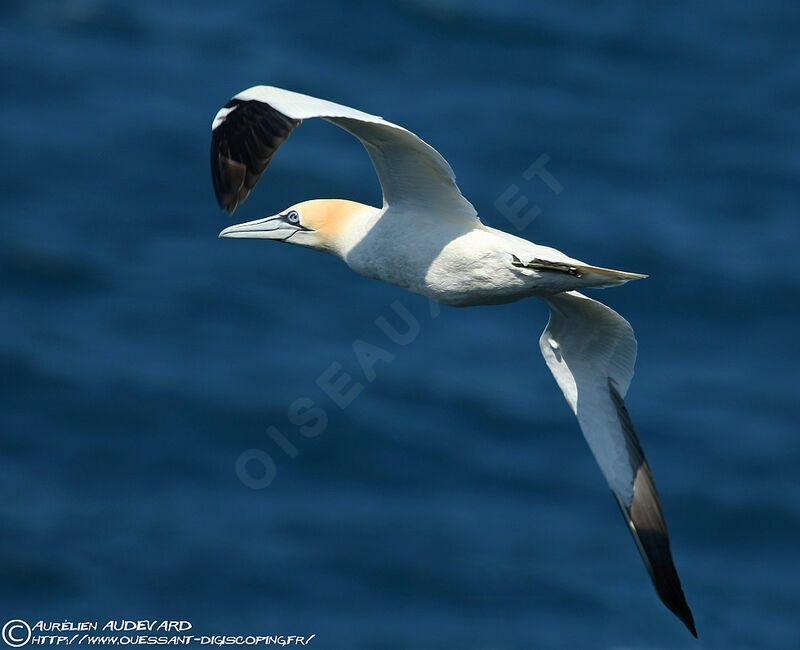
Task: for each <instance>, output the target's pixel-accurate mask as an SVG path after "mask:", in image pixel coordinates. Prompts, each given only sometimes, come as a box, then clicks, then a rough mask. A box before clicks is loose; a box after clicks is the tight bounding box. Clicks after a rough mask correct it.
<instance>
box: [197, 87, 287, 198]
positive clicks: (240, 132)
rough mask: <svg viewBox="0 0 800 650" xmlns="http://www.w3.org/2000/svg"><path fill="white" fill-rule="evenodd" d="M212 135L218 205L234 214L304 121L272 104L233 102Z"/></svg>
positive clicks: (247, 101)
mask: <svg viewBox="0 0 800 650" xmlns="http://www.w3.org/2000/svg"><path fill="white" fill-rule="evenodd" d="M225 108H227V109H231V110H229V111H228V113H227V114H226V115H225V116H224V117H222V118H221V119H220V121H219V122H218V123H215V124H216V126H215V127H214V128H213V130H212V132H211V179H212V181H213V183H214V194H215V195H216V197H217V203H218V204H219V207H221V208H222V209H223V210H227V211H228V212H229V213H231V214H233V211H234V210H236V207H237V206H238V205H239V204H240V203H242V202H243V201H244V200H245V199H246V198H247V196H248V194H250V190H252V189H253V187H255V184H256V183H257V182H258V179H259V178H261V174H263V173H264V170H265V169H266V167H267V165H268V164H269V163H270V161H271V160H272V156H273V155H274V154H275V152H276V151H277V150H278V147H280V146H281V144H283V142H284V141H285V140H286V138H288V137H289V134H290V133H291V132H292V130H293V129H295V128H296V127H297V125H298V124H300V120H296V119H293V118H290V117H287V116H286V115H284V114H283V113H280V112H279V111H276V110H275V109H274V108H272V107H271V106H270V105H269V104H266V103H264V102H259V101H256V100H240V99H235V98H234V99H232V100H231V101H229V102H228V103H227V104H225Z"/></svg>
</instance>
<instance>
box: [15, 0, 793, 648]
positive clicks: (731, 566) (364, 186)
mask: <svg viewBox="0 0 800 650" xmlns="http://www.w3.org/2000/svg"><path fill="white" fill-rule="evenodd" d="M798 33H800V7H799V6H798V5H797V3H796V2H794V1H789V0H785V1H776V2H770V3H767V4H761V5H759V4H757V3H753V2H743V1H738V0H735V1H732V2H721V1H719V2H712V1H700V2H688V1H683V2H673V3H642V2H621V1H616V2H612V1H609V2H599V3H595V2H576V1H567V2H560V3H554V2H547V3H544V2H528V1H526V0H495V1H494V2H490V3H489V2H478V1H477V0H470V1H462V2H459V1H456V0H417V1H406V2H366V1H361V0H358V1H357V0H350V1H345V2H324V1H322V0H312V1H309V2H289V1H285V2H262V1H259V0H250V1H247V2H228V3H222V2H208V1H205V0H193V1H191V2H190V1H186V0H185V1H177V0H176V1H171V2H164V1H155V0H139V1H137V2H112V1H104V0H49V1H44V0H4V1H3V2H2V4H0V70H1V71H2V92H1V93H0V143H2V152H3V153H2V157H1V158H0V170H1V173H0V187H2V199H3V207H2V211H0V214H2V223H1V224H0V226H1V227H2V236H1V237H0V304H1V305H2V311H1V312H0V313H2V319H0V365H1V366H2V375H0V377H1V378H2V391H0V404H1V408H2V419H1V420H0V423H1V424H2V434H1V436H0V444H1V445H2V453H0V496H1V497H2V498H0V529H1V530H2V535H0V617H2V621H0V623H2V622H5V621H6V620H7V619H9V618H22V619H26V620H28V621H31V622H35V621H36V620H45V621H50V620H55V621H59V620H61V621H63V620H64V619H71V620H87V621H95V620H98V621H101V624H102V622H104V621H105V620H108V619H123V618H127V619H131V618H133V619H137V618H149V619H166V618H177V619H181V618H182V619H187V620H189V621H191V622H192V624H193V625H194V628H193V631H194V632H195V633H196V634H250V633H253V634H284V635H289V634H296V635H304V636H309V635H311V634H316V638H315V639H314V640H313V641H312V644H311V646H309V647H315V648H326V649H327V648H334V649H341V648H358V649H362V648H376V649H385V650H394V649H411V648H413V649H419V650H426V649H444V648H448V649H449V648H459V649H467V650H490V649H529V648H590V647H591V648H609V649H610V648H637V649H638V648H644V649H649V648H653V649H655V648H725V649H738V648H756V649H771V648H781V649H783V648H787V649H788V648H797V647H800V588H799V587H798V583H799V581H800V482H799V481H798V465H799V464H800V435H798V421H799V420H800V399H798V397H799V395H798V380H797V372H798V365H797V362H798V358H799V357H800V344H798V318H800V302H799V301H798V298H800V291H799V289H800V266H798V264H797V246H798V244H800V188H799V187H798V180H800V117H799V115H800V113H798V109H800V41H799V40H798V38H797V35H798ZM257 83H267V84H272V85H277V86H283V87H287V88H290V89H294V90H298V91H301V92H306V93H309V94H312V95H316V96H319V97H323V98H327V99H331V100H334V101H338V102H341V103H344V104H347V105H351V106H354V107H357V108H360V109H363V110H366V111H369V112H372V113H376V114H379V115H383V116H385V117H386V118H388V119H390V120H392V121H394V122H397V123H399V124H402V125H404V126H406V127H407V128H409V129H411V130H412V131H414V132H416V133H418V134H419V135H420V136H421V137H422V138H424V139H425V140H427V141H428V142H430V143H431V144H433V145H434V146H435V147H436V148H437V149H438V150H439V151H440V152H441V153H442V154H443V155H444V156H445V157H446V158H447V159H448V160H449V161H450V163H451V165H452V166H453V168H454V169H455V171H456V174H457V175H458V180H459V184H460V186H461V188H462V190H463V192H464V193H465V195H466V196H467V197H468V198H469V199H470V200H471V201H472V202H473V203H474V204H475V206H476V207H477V208H478V211H479V213H480V215H481V217H482V219H483V220H484V221H485V222H486V223H488V224H489V225H492V226H496V227H500V228H504V229H507V230H510V231H511V232H518V231H517V230H516V229H515V227H514V225H513V224H511V223H509V222H508V221H507V219H506V218H504V216H503V215H502V213H501V211H499V210H498V209H497V208H496V207H495V203H496V201H497V199H498V197H500V196H501V195H503V193H504V192H506V191H507V190H508V188H509V187H510V186H512V185H516V186H517V190H516V192H517V193H516V195H515V196H516V197H519V196H523V197H525V198H526V199H527V200H528V201H529V204H528V205H529V207H531V206H536V207H538V209H539V210H540V214H539V215H538V217H537V218H536V219H535V221H534V222H533V223H532V224H530V225H529V226H528V227H527V228H525V229H524V231H523V232H522V233H521V234H522V235H523V236H525V237H528V238H531V239H534V240H536V241H537V242H539V243H543V244H547V245H551V246H554V247H556V248H559V249H561V250H563V251H565V252H567V253H569V254H570V255H573V256H575V257H578V258H582V259H585V260H588V261H590V262H592V263H596V264H599V265H604V266H611V267H615V268H621V269H627V270H631V271H640V272H645V273H649V274H650V276H651V277H650V278H649V279H648V280H646V281H642V282H635V283H631V284H629V285H626V286H625V287H621V288H617V289H612V290H606V291H603V292H592V293H591V295H592V296H594V297H597V298H599V299H601V300H604V301H605V302H607V303H608V304H609V305H611V306H612V307H614V308H615V309H617V310H618V311H620V312H621V313H622V314H623V315H624V316H625V317H627V318H628V319H629V320H630V322H631V323H632V324H633V326H634V328H635V329H636V332H637V336H638V339H639V361H638V365H637V374H636V378H635V379H634V382H633V385H632V388H631V390H630V392H629V394H628V400H627V401H628V406H629V409H630V411H631V414H632V417H633V420H634V422H635V423H636V425H637V429H638V432H639V436H640V438H641V440H642V444H643V446H644V448H645V450H646V452H647V454H648V457H649V459H650V464H651V466H652V468H653V471H654V473H655V477H656V482H657V485H658V487H659V490H660V493H661V497H662V501H663V505H664V509H665V513H666V517H667V523H668V525H669V530H670V534H671V538H672V546H673V553H674V555H675V561H676V565H677V567H678V570H679V572H680V575H681V577H682V580H683V586H684V589H685V591H686V594H687V598H688V600H689V603H690V605H691V606H692V608H693V611H694V614H695V619H696V621H697V628H698V631H699V634H700V641H698V642H696V641H694V640H693V639H692V638H691V637H690V636H689V634H688V632H687V631H686V630H685V629H684V628H683V626H682V625H681V624H680V622H679V621H678V620H677V619H675V618H674V617H673V616H672V614H670V613H669V612H668V611H667V610H666V609H665V608H664V607H663V605H662V604H661V603H660V602H659V601H658V599H657V597H656V595H655V593H654V590H653V588H652V586H651V584H650V581H649V579H648V577H647V574H646V572H645V569H644V567H643V565H642V562H641V560H640V559H639V556H638V553H637V551H636V548H635V546H634V544H633V542H632V540H631V538H630V535H629V534H628V532H627V531H626V530H625V525H624V522H623V520H622V518H621V517H620V515H619V513H618V510H617V507H616V505H615V503H614V500H613V498H612V496H611V494H610V492H609V491H608V489H607V487H606V485H605V483H604V481H603V479H602V477H601V474H600V472H599V471H598V469H597V467H596V465H595V463H594V460H593V459H592V457H591V454H590V453H589V450H588V448H587V446H586V445H585V443H584V441H583V439H582V437H581V435H580V432H579V430H578V426H577V423H576V421H575V419H574V417H573V416H572V414H571V412H570V411H569V409H568V407H567V405H566V403H565V402H564V400H563V398H562V396H561V394H560V392H559V391H558V389H557V387H556V385H555V382H554V381H553V379H552V377H551V376H550V374H549V372H548V370H547V368H546V366H545V364H544V362H543V360H542V359H541V356H540V354H539V350H538V337H539V334H540V332H541V330H542V329H543V328H544V325H545V322H546V320H547V311H546V309H545V307H544V306H543V305H542V304H541V303H539V302H538V301H534V300H530V301H523V302H521V303H517V304H513V305H508V306H502V307H490V308H473V309H462V310H458V309H452V308H442V310H441V313H439V314H438V315H436V314H431V311H430V309H429V305H428V303H427V302H426V301H425V300H423V299H420V298H419V297H417V296H411V295H409V294H406V293H404V292H402V291H401V290H400V289H397V288H394V287H391V286H387V285H383V284H380V283H377V282H375V281H372V280H367V279H364V278H361V277H358V276H356V275H354V274H353V273H352V272H351V271H350V270H349V269H347V268H346V267H345V265H344V264H342V263H341V262H339V261H337V260H336V259H334V258H332V257H328V256H324V255H321V254H319V253H314V252H312V251H308V250H303V249H300V248H296V247H291V246H278V245H276V244H272V243H268V242H260V241H228V240H218V239H217V233H218V232H219V231H220V230H221V229H222V228H224V227H225V226H226V225H229V224H230V223H233V222H238V221H246V220H249V219H254V218H257V217H261V216H265V215H267V214H272V213H274V212H276V211H278V210H281V209H283V208H284V207H286V206H288V205H290V204H291V203H294V202H296V201H300V200H304V199H308V198H313V197H327V196H334V197H335V196H338V197H347V198H352V199H356V200H360V201H363V202H371V203H379V201H380V191H379V187H378V184H377V181H376V179H375V176H374V174H373V171H372V168H371V166H370V163H369V160H368V158H367V156H366V154H365V153H364V151H363V150H362V149H361V147H360V145H359V144H358V142H357V141H355V140H354V139H352V138H351V137H350V136H348V135H347V134H345V133H344V132H341V131H339V130H338V129H336V128H335V127H333V126H331V125H329V124H327V123H325V122H321V121H320V122H319V123H316V121H311V122H308V123H306V124H305V125H303V126H302V127H301V128H300V129H298V130H297V131H295V133H294V134H293V135H292V136H291V138H290V140H289V141H288V143H287V146H285V147H284V148H282V149H281V150H280V152H279V153H278V154H277V156H276V157H275V160H274V161H273V163H272V166H271V167H270V169H269V170H268V173H267V174H266V175H265V177H264V179H262V182H261V184H260V185H259V186H258V188H257V189H256V191H254V192H253V194H252V196H251V197H250V199H249V201H248V202H247V203H246V204H244V205H243V206H241V207H240V209H239V210H238V211H237V213H236V215H235V217H234V218H230V217H228V215H227V214H226V213H223V212H222V211H220V210H218V209H217V207H216V203H215V201H214V196H213V192H212V187H211V180H210V173H209V160H208V150H209V142H210V126H211V120H212V117H213V116H214V114H215V112H216V111H217V109H218V108H219V107H220V106H222V105H223V104H224V103H225V102H226V101H227V100H228V99H229V98H230V97H231V96H232V95H234V94H235V93H236V92H238V91H240V90H242V89H244V88H246V87H248V86H251V85H254V84H257ZM541 155H546V156H548V157H549V162H548V163H547V169H548V170H549V171H550V172H551V173H552V174H553V175H554V177H555V178H556V179H557V180H558V182H559V183H561V185H562V186H563V191H562V192H561V193H559V194H555V193H554V192H553V191H552V190H551V189H549V188H548V187H547V186H546V185H545V184H544V183H542V182H541V180H539V179H538V178H534V179H532V180H530V181H526V180H525V179H524V178H523V177H522V174H523V172H524V171H525V170H526V169H527V168H528V167H529V166H530V165H531V164H532V163H533V162H534V161H535V160H536V159H537V158H539V156H541ZM395 301H399V302H400V304H401V305H402V306H403V307H404V308H406V309H407V310H408V311H409V312H410V313H412V314H413V315H414V316H415V318H416V319H417V321H418V323H419V335H418V336H417V337H416V338H415V340H414V341H413V342H412V343H410V344H409V345H406V346H398V345H396V344H394V343H392V342H391V341H389V340H388V339H387V338H386V336H385V335H384V334H383V333H382V332H381V330H380V329H379V328H378V327H377V326H376V324H375V320H376V319H377V318H379V317H381V316H383V317H385V318H387V319H388V320H389V321H390V322H394V323H396V324H397V326H398V327H400V322H399V320H398V319H397V317H396V315H394V311H393V308H392V305H393V303H395ZM357 339H361V340H364V341H368V342H370V343H372V344H373V345H377V346H380V347H381V348H383V349H384V350H386V351H387V352H388V353H389V354H391V355H393V360H392V361H391V362H388V363H383V362H380V363H378V365H377V366H376V374H377V376H376V377H375V379H374V381H371V382H370V381H368V380H367V379H366V378H365V377H364V373H363V371H362V370H361V368H360V367H359V365H358V362H357V360H356V358H355V356H354V354H353V349H352V344H353V342H354V341H355V340H357ZM331 364H339V365H340V366H341V368H342V370H343V371H344V372H347V373H348V374H350V375H351V376H352V380H353V381H357V382H360V383H361V384H362V385H363V386H364V388H363V391H362V392H361V394H360V395H359V396H358V397H357V398H356V399H355V400H354V401H353V402H352V404H350V405H349V406H348V407H347V408H346V409H344V410H342V409H340V408H339V407H338V406H337V405H336V404H335V403H334V402H333V401H332V400H331V399H330V398H329V397H328V396H326V394H325V393H324V392H323V391H322V390H321V389H320V388H319V386H318V384H317V379H318V378H319V376H320V375H321V374H322V373H323V372H324V371H325V370H326V369H327V368H329V367H330V366H331ZM298 398H308V399H310V400H312V401H313V402H314V404H315V406H316V407H318V408H320V409H323V410H324V411H325V413H326V415H327V418H328V422H327V426H326V428H325V430H324V431H323V432H322V433H320V434H319V435H316V436H313V437H307V436H304V435H303V434H302V432H301V431H300V429H299V427H297V426H295V425H294V424H292V422H291V420H290V418H289V414H288V409H289V407H290V405H291V404H292V403H293V402H294V401H295V400H296V399H298ZM269 427H274V428H273V429H269ZM276 429H277V430H279V431H280V433H281V435H282V436H283V437H284V438H285V440H283V441H282V442H281V441H280V439H279V438H278V437H277V436H276V435H274V431H275V430H276ZM268 430H269V431H272V432H273V435H272V436H271V435H269V433H268ZM276 440H278V441H279V442H276ZM248 450H258V451H250V452H249V454H250V455H249V456H247V455H245V456H242V454H243V453H245V452H248ZM286 450H288V451H289V452H291V453H287V451H286ZM247 458H250V462H248V463H244V461H243V460H242V459H244V460H246V459H247ZM237 462H239V468H238V471H237ZM265 463H266V464H265ZM270 463H272V464H274V465H272V464H270ZM265 472H266V475H265ZM242 477H244V479H245V480H244V481H243V480H242ZM262 477H263V479H264V480H260V479H261V478H262ZM269 479H272V480H271V482H270V480H269ZM259 482H260V483H261V484H264V483H270V484H269V485H268V486H267V487H265V488H264V489H252V488H251V487H248V485H251V486H252V485H254V484H255V483H259ZM246 483H247V484H248V485H246Z"/></svg>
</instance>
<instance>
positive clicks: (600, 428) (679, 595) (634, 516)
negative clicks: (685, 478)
mask: <svg viewBox="0 0 800 650" xmlns="http://www.w3.org/2000/svg"><path fill="white" fill-rule="evenodd" d="M546 302H547V303H548V305H549V307H550V322H549V323H548V324H547V327H546V328H545V330H544V332H543V333H542V337H541V339H540V340H539V346H540V348H541V350H542V354H543V355H544V358H545V361H546V362H547V365H548V367H549V368H550V371H551V372H552V373H553V376H554V377H555V379H556V382H558V385H559V387H560V388H561V390H562V391H563V393H564V397H566V399H567V402H568V403H569V405H570V408H571V409H572V410H573V412H574V413H575V415H576V416H577V417H578V423H579V424H580V427H581V430H582V431H583V435H584V437H585V438H586V441H587V442H588V443H589V447H590V448H591V450H592V453H593V454H594V457H595V459H596V460H597V463H598V464H599V465H600V469H601V470H602V472H603V475H604V476H605V478H606V481H608V485H609V487H611V491H612V492H613V493H614V497H616V500H617V503H618V504H619V507H620V510H622V514H623V516H624V517H625V520H626V521H627V522H628V528H629V529H630V531H631V534H632V535H633V539H634V541H635V542H636V545H637V547H638V548H639V552H640V553H641V554H642V558H643V559H644V563H645V566H646V567H647V571H648V572H649V573H650V577H651V579H652V580H653V584H654V585H655V588H656V591H657V592H658V595H659V597H660V598H661V600H662V601H663V602H664V604H665V605H666V606H667V607H669V609H670V610H672V612H673V613H674V614H675V615H676V616H677V617H678V618H680V619H681V620H682V621H683V622H684V624H685V625H686V627H687V628H689V631H690V632H691V633H692V634H693V635H694V636H697V633H696V631H695V627H694V620H693V618H692V612H691V611H690V609H689V606H688V604H687V603H686V598H685V596H684V594H683V589H682V588H681V583H680V579H679V578H678V573H677V571H676V570H675V565H674V564H673V561H672V553H671V552H670V547H669V538H668V537H667V527H666V523H665V522H664V515H663V513H662V511H661V503H660V502H659V499H658V493H657V492H656V486H655V483H654V482H653V475H652V473H651V472H650V467H649V465H648V464H647V459H646V458H645V455H644V451H642V446H641V444H640V443H639V439H638V438H637V436H636V432H635V431H634V429H633V424H632V423H631V419H630V416H629V415H628V410H627V409H626V408H625V402H624V401H623V399H624V397H625V393H626V392H627V391H628V386H629V385H630V382H631V378H632V377H633V365H634V363H635V361H636V338H635V337H634V335H633V329H632V328H631V326H630V324H629V323H628V321H626V320H625V319H624V318H622V316H620V315H619V314H617V313H616V312H615V311H614V310H613V309H611V308H609V307H606V306H605V305H604V304H602V303H599V302H597V301H596V300H592V299H591V298H587V297H586V296H584V295H582V294H580V293H578V292H576V291H570V292H569V293H561V294H556V295H554V296H550V297H548V298H547V299H546Z"/></svg>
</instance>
